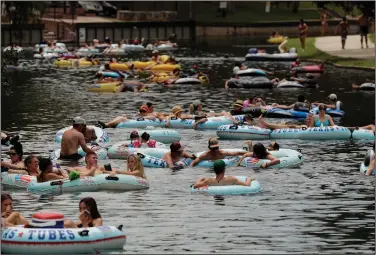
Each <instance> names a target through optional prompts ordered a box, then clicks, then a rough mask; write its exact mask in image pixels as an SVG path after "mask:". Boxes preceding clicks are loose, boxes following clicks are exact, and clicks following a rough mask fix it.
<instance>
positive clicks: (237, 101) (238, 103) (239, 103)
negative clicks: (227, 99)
mask: <svg viewBox="0 0 376 255" xmlns="http://www.w3.org/2000/svg"><path fill="white" fill-rule="evenodd" d="M234 106H240V107H243V100H240V99H238V100H236V101H235V103H234Z"/></svg>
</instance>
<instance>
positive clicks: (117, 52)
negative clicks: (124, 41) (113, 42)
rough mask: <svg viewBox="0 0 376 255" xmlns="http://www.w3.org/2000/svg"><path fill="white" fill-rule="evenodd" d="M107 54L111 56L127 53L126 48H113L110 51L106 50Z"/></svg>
mask: <svg viewBox="0 0 376 255" xmlns="http://www.w3.org/2000/svg"><path fill="white" fill-rule="evenodd" d="M105 55H111V56H124V55H127V53H126V52H125V50H124V49H119V48H118V49H111V50H110V51H109V52H106V53H105Z"/></svg>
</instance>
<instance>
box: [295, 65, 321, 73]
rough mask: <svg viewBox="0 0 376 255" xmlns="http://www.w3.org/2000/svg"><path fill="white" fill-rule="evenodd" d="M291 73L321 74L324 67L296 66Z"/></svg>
mask: <svg viewBox="0 0 376 255" xmlns="http://www.w3.org/2000/svg"><path fill="white" fill-rule="evenodd" d="M291 72H296V73H323V72H324V67H323V66H320V65H310V66H297V67H294V68H292V69H291Z"/></svg>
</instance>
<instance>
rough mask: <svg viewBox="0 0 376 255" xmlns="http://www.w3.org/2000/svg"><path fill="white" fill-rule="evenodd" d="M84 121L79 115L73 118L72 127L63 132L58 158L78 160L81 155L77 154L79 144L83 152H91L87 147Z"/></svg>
mask: <svg viewBox="0 0 376 255" xmlns="http://www.w3.org/2000/svg"><path fill="white" fill-rule="evenodd" d="M85 130H86V121H85V120H84V119H83V118H81V117H75V118H74V119H73V128H72V129H69V130H67V131H65V132H64V134H63V137H62V139H61V150H60V159H67V160H79V159H80V158H81V157H82V156H81V155H80V154H78V147H79V146H81V148H82V149H83V151H84V152H86V153H89V152H93V150H91V149H90V148H89V147H87V145H86V142H85V137H84V135H83V134H84V133H85Z"/></svg>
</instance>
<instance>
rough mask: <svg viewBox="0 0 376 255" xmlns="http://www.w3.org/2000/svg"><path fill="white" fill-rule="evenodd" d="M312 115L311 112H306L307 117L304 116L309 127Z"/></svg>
mask: <svg viewBox="0 0 376 255" xmlns="http://www.w3.org/2000/svg"><path fill="white" fill-rule="evenodd" d="M312 116H313V114H312V113H308V114H307V117H306V126H307V127H309V125H310V124H311V121H312Z"/></svg>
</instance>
